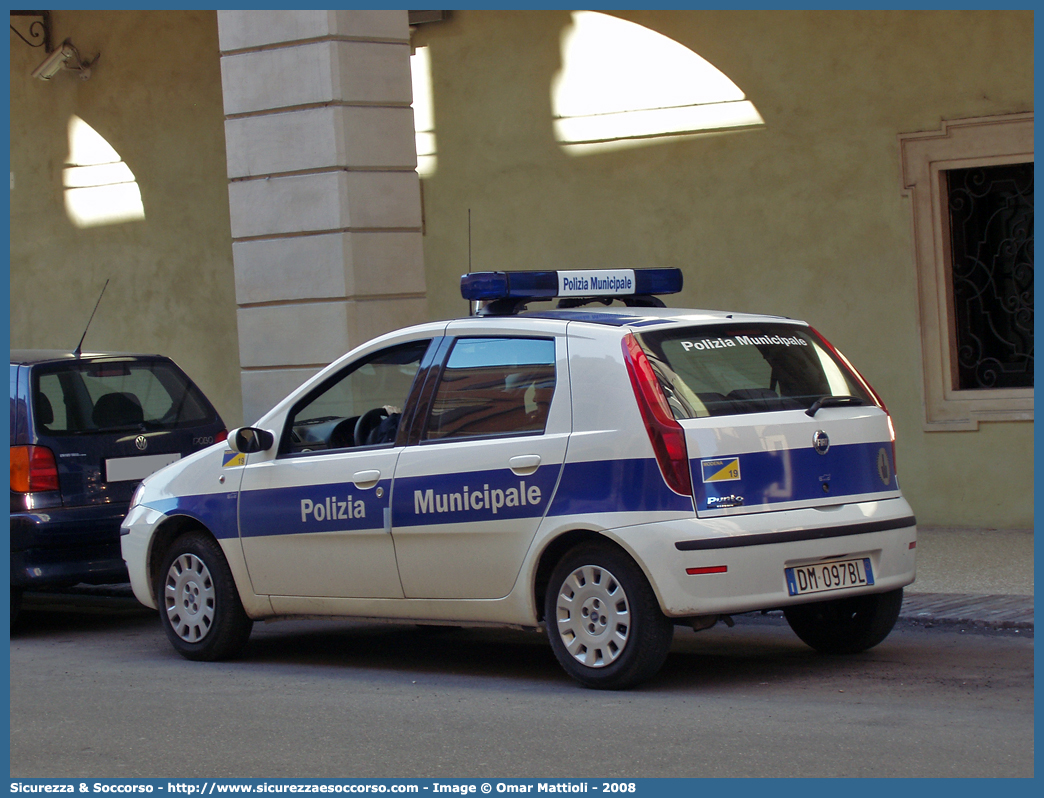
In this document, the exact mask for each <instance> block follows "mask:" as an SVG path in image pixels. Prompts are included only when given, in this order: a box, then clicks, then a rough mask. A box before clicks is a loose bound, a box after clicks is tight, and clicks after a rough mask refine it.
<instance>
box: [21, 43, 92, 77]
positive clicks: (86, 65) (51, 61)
mask: <svg viewBox="0 0 1044 798" xmlns="http://www.w3.org/2000/svg"><path fill="white" fill-rule="evenodd" d="M99 58H101V53H99V54H98V55H96V56H94V58H92V59H91V60H89V61H84V60H83V58H81V56H80V51H79V50H77V49H76V47H75V46H74V45H73V43H72V42H71V41H69V40H68V39H66V40H65V41H64V42H62V44H61V46H60V47H58V48H56V49H55V51H54V52H52V53H51V54H50V55H48V56H47V58H45V59H44V60H43V63H41V64H40V66H38V67H37V68H36V69H34V70H33V77H34V78H39V79H40V80H50V79H51V78H53V77H54V76H55V75H57V74H58V73H59V72H61V71H62V69H71V70H73V71H74V72H77V73H79V75H80V80H87V79H88V78H90V76H91V67H93V66H94V65H95V64H97V63H98V59H99Z"/></svg>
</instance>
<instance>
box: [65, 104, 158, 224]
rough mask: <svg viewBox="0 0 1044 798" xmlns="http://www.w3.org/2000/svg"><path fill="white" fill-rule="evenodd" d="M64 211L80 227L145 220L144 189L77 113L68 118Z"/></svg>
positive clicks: (99, 135)
mask: <svg viewBox="0 0 1044 798" xmlns="http://www.w3.org/2000/svg"><path fill="white" fill-rule="evenodd" d="M62 182H63V184H64V186H65V212H66V214H67V215H68V216H69V220H70V221H71V222H72V223H73V224H75V225H76V226H77V227H96V226H98V225H104V224H118V223H120V222H130V221H134V220H135V219H144V218H145V207H144V206H143V205H142V202H141V190H140V189H139V188H138V182H137V180H136V179H135V177H134V173H133V172H131V170H130V167H129V166H127V164H125V163H124V162H123V159H122V158H121V157H120V154H119V153H118V152H116V150H115V149H114V148H113V146H112V145H111V144H109V142H107V141H106V140H105V138H104V137H103V136H102V135H101V134H100V133H98V131H96V130H95V129H94V128H93V127H91V126H90V125H88V124H87V123H86V122H84V121H83V120H82V119H80V117H78V116H76V115H75V114H74V115H73V116H71V117H69V158H68V160H67V161H66V165H65V171H64V173H63V175H62Z"/></svg>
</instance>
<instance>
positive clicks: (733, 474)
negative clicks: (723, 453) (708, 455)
mask: <svg viewBox="0 0 1044 798" xmlns="http://www.w3.org/2000/svg"><path fill="white" fill-rule="evenodd" d="M700 466H701V467H702V469H703V481H704V482H732V481H734V480H737V479H739V478H740V465H739V458H738V457H733V458H732V459H731V460H701V461H700Z"/></svg>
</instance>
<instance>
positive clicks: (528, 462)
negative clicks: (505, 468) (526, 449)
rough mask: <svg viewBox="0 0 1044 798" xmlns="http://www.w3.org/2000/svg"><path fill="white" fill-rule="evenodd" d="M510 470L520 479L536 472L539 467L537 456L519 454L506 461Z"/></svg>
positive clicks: (538, 457)
mask: <svg viewBox="0 0 1044 798" xmlns="http://www.w3.org/2000/svg"><path fill="white" fill-rule="evenodd" d="M508 465H509V466H510V467H511V470H512V471H513V472H514V473H515V474H516V475H517V476H520V477H526V476H529V475H530V474H532V473H533V472H534V471H536V470H537V466H539V465H540V455H539V454H520V455H516V456H515V457H512V458H511V459H510V460H508Z"/></svg>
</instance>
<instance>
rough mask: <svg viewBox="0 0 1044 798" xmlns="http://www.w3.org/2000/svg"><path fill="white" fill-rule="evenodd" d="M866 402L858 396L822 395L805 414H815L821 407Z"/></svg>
mask: <svg viewBox="0 0 1044 798" xmlns="http://www.w3.org/2000/svg"><path fill="white" fill-rule="evenodd" d="M861 404H865V402H864V401H863V400H862V399H860V398H859V397H858V396H821V397H819V398H818V399H816V401H815V402H813V403H812V407H810V408H809V409H808V410H806V411H805V415H808V416H815V414H816V413H818V412H819V408H821V407H843V406H844V405H861Z"/></svg>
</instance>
